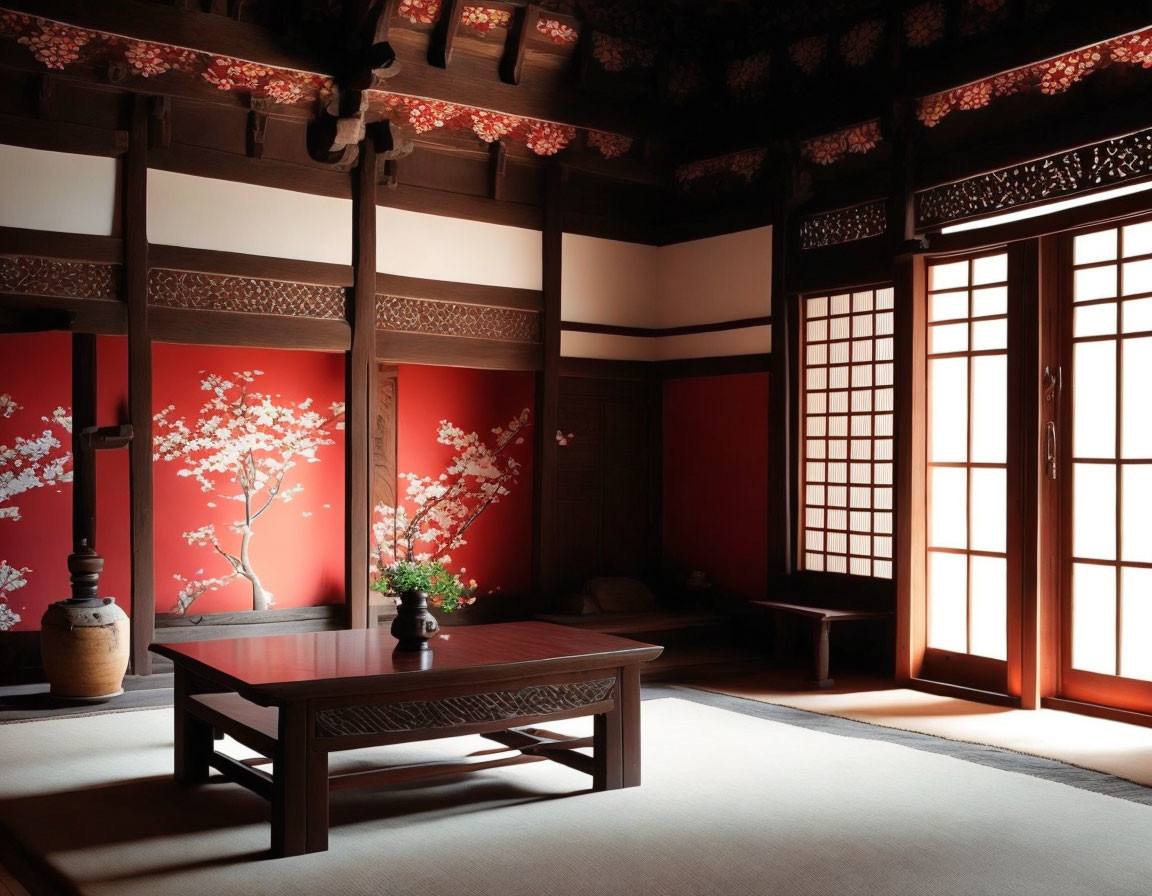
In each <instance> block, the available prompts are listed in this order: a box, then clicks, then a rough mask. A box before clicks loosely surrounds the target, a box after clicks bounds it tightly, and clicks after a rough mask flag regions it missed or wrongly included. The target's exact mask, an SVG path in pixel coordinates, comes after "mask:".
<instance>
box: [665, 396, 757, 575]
mask: <svg viewBox="0 0 1152 896" xmlns="http://www.w3.org/2000/svg"><path fill="white" fill-rule="evenodd" d="M663 430H664V438H663V442H664V451H663V458H664V508H663V510H664V559H665V562H666V563H667V564H668V565H669V566H672V567H676V568H679V569H685V570H692V569H701V570H704V571H705V572H706V573H707V574H708V576H709V577H710V578H711V580H712V581H713V582H714V583H715V585H716V587H717V588H719V589H722V590H723V591H724V592H725V593H726V594H730V595H733V596H738V597H747V598H756V597H763V596H764V594H765V592H766V590H767V544H768V525H769V520H768V463H767V458H768V374H766V373H749V374H739V375H734V376H715V377H694V378H686V379H673V380H667V381H666V382H665V383H664V419H663Z"/></svg>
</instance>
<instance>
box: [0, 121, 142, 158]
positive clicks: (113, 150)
mask: <svg viewBox="0 0 1152 896" xmlns="http://www.w3.org/2000/svg"><path fill="white" fill-rule="evenodd" d="M0 134H2V135H3V137H0V142H3V143H7V144H9V145H11V146H25V147H27V148H28V149H47V150H51V151H53V152H72V153H78V154H80V155H86V156H105V157H113V158H114V157H116V156H122V155H124V152H125V151H126V150H127V149H128V134H127V132H126V131H120V130H116V131H109V130H106V129H105V128H94V127H90V126H89V125H84V124H72V123H70V122H66V121H44V120H41V119H38V118H25V117H23V116H20V115H3V114H0Z"/></svg>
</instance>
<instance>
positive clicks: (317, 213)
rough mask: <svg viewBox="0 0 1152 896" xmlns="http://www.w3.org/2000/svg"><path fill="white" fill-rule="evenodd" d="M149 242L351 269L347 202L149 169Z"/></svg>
mask: <svg viewBox="0 0 1152 896" xmlns="http://www.w3.org/2000/svg"><path fill="white" fill-rule="evenodd" d="M148 239H149V241H150V242H153V243H160V244H163V245H169V246H184V247H186V248H190V249H218V250H221V251H226V252H244V253H247V254H249V255H271V256H274V257H276V258H296V259H301V260H304V261H324V262H330V263H333V264H351V263H352V201H351V200H350V199H335V198H333V197H331V196H314V195H312V194H310V193H297V192H294V191H292V190H277V189H274V188H272V187H260V186H256V185H254V184H242V183H236V182H234V181H228V180H217V179H214V178H207V177H194V176H192V175H189V174H175V173H173V172H171V171H160V170H157V169H149V171H148Z"/></svg>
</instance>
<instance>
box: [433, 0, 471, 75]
mask: <svg viewBox="0 0 1152 896" xmlns="http://www.w3.org/2000/svg"><path fill="white" fill-rule="evenodd" d="M463 12H464V0H448V2H447V3H445V4H444V8H443V11H442V12H441V13H440V18H439V20H438V21H437V22H436V28H435V30H434V31H433V32H432V40H431V41H430V42H429V44H428V64H429V65H435V66H437V67H438V68H447V67H448V63H450V62H451V61H452V45H453V44H454V43H455V42H456V34H457V32H458V31H459V30H460V16H461V15H462V14H463Z"/></svg>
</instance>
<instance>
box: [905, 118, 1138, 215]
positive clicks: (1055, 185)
mask: <svg viewBox="0 0 1152 896" xmlns="http://www.w3.org/2000/svg"><path fill="white" fill-rule="evenodd" d="M1149 176H1152V129H1148V130H1144V131H1140V132H1138V133H1135V134H1128V135H1127V136H1124V137H1117V138H1115V139H1113V140H1106V141H1104V142H1103V143H1096V144H1093V145H1092V146H1085V147H1082V148H1080V149H1074V150H1070V151H1068V152H1062V153H1055V154H1054V155H1050V156H1046V157H1045V158H1042V159H1036V160H1035V161H1032V162H1026V163H1024V164H1022V165H1013V166H1012V167H1010V168H1001V169H999V170H998V171H991V172H989V173H987V174H979V175H977V176H975V177H969V178H966V179H965V180H961V181H956V182H955V183H951V184H944V185H943V186H939V187H933V188H932V189H930V190H924V191H923V192H920V193H917V194H916V226H917V227H918V228H925V229H926V228H931V227H938V226H940V225H943V224H948V223H950V222H952V221H962V220H964V219H966V218H973V217H977V216H979V215H987V214H991V213H994V212H1000V211H1005V210H1008V209H1014V208H1020V207H1021V206H1026V205H1032V204H1035V203H1038V202H1045V201H1047V200H1050V199H1057V198H1062V197H1067V196H1072V195H1074V194H1076V193H1080V192H1083V191H1086V190H1096V189H1100V188H1102V187H1110V186H1118V185H1120V184H1126V183H1131V182H1133V181H1138V180H1143V179H1145V178H1147V177H1149Z"/></svg>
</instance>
